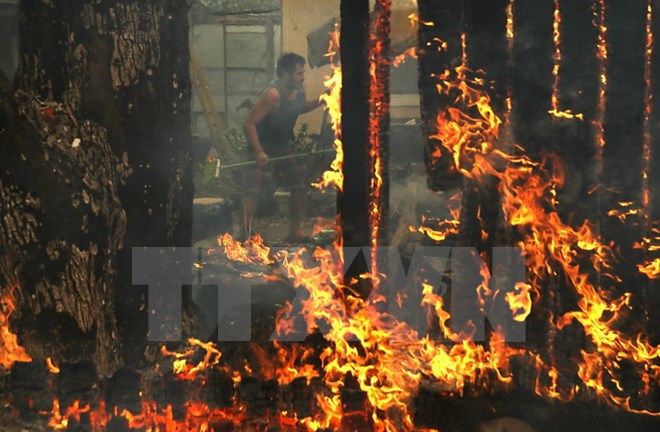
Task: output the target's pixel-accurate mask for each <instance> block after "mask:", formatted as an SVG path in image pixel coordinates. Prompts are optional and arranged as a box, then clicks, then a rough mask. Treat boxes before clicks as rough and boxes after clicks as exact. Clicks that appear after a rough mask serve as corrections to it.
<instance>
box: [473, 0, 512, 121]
mask: <svg viewBox="0 0 660 432" xmlns="http://www.w3.org/2000/svg"><path fill="white" fill-rule="evenodd" d="M508 3H509V0H465V1H464V4H465V18H464V27H463V28H464V31H465V36H466V42H467V52H468V64H467V66H468V67H469V68H470V69H472V70H473V71H477V70H483V71H484V72H486V76H485V78H486V82H488V83H489V84H490V85H489V86H488V88H489V91H488V94H489V96H490V97H491V105H492V107H493V109H494V110H495V113H496V114H497V115H499V116H500V117H502V115H503V114H504V111H505V109H506V88H507V84H508V75H509V74H508V58H509V54H508V43H507V37H506V7H507V5H508Z"/></svg>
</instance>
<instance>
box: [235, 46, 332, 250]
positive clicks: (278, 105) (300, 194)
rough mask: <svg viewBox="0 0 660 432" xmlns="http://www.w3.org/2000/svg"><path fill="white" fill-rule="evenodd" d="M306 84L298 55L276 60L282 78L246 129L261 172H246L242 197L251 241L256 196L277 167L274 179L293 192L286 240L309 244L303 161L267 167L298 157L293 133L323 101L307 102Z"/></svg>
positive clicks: (253, 112) (264, 96) (263, 96)
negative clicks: (271, 162) (274, 159)
mask: <svg viewBox="0 0 660 432" xmlns="http://www.w3.org/2000/svg"><path fill="white" fill-rule="evenodd" d="M304 82H305V59H304V58H303V57H301V56H299V55H298V54H294V53H288V54H284V55H282V56H281V57H280V58H279V60H278V61H277V79H275V80H273V81H272V82H271V83H270V84H268V85H267V86H266V88H265V89H264V90H263V91H262V93H261V96H260V98H259V100H258V101H257V103H256V104H255V106H254V107H253V108H252V110H251V111H250V115H249V116H248V118H247V120H246V121H245V124H244V125H243V131H244V132H245V137H246V138H247V142H248V147H249V150H250V151H251V153H252V156H253V157H254V159H255V160H256V161H257V168H256V169H255V170H254V171H253V172H250V173H247V174H248V177H247V178H246V186H247V187H246V192H245V196H244V197H243V205H242V222H243V229H244V233H245V236H246V238H247V237H249V236H250V235H251V234H252V232H251V231H252V219H253V217H254V214H255V212H256V210H257V197H258V195H259V192H260V190H261V186H262V183H263V182H264V181H266V177H267V176H268V169H269V168H272V171H273V177H274V180H275V181H277V182H278V183H279V184H280V185H281V186H284V187H286V188H287V189H289V191H290V193H291V195H290V200H289V211H290V213H291V221H290V227H289V235H288V236H287V238H286V241H287V242H291V243H299V242H304V241H307V240H308V238H307V237H306V236H305V234H304V231H303V226H302V225H303V222H304V221H305V218H306V206H307V187H308V185H307V179H306V175H305V174H306V168H305V164H304V162H302V161H301V160H300V159H294V160H291V161H280V162H277V163H276V164H274V166H268V165H269V164H268V158H269V157H278V156H285V155H287V154H291V153H292V152H293V141H294V132H293V129H294V127H295V125H296V121H297V120H298V116H299V115H300V114H303V113H306V112H309V111H312V110H313V109H315V108H317V107H318V106H319V105H320V103H319V101H318V100H306V99H305V90H304V89H303V83H304Z"/></svg>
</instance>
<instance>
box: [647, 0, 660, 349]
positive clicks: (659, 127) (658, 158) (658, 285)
mask: <svg viewBox="0 0 660 432" xmlns="http://www.w3.org/2000/svg"><path fill="white" fill-rule="evenodd" d="M653 7H654V10H653V21H652V26H651V30H652V32H653V35H654V46H653V57H652V58H651V92H652V93H651V94H652V95H653V99H652V106H651V108H652V110H651V115H650V120H651V123H650V131H649V132H650V134H651V155H650V157H651V160H650V164H649V165H650V167H651V171H650V172H649V189H650V190H649V194H650V211H649V220H650V221H651V227H654V228H656V229H660V107H659V106H658V101H659V100H660V75H659V74H660V49H658V41H660V4H658V1H657V0H654V1H653ZM655 236H660V233H657V234H655ZM656 245H657V241H656ZM653 259H660V251H655V252H650V253H648V254H647V260H648V261H650V260H653ZM650 284H651V288H650V289H649V308H648V311H649V318H650V322H649V328H650V329H652V332H654V333H655V334H654V335H653V343H655V344H656V345H657V344H658V343H660V279H653V280H651V282H650Z"/></svg>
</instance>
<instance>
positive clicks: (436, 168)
mask: <svg viewBox="0 0 660 432" xmlns="http://www.w3.org/2000/svg"><path fill="white" fill-rule="evenodd" d="M418 6H419V19H420V21H421V22H427V23H433V24H434V25H433V26H430V25H419V26H418V50H419V63H418V64H419V93H420V108H421V112H420V115H421V118H422V133H423V135H424V137H423V139H424V141H425V143H426V144H425V146H424V160H425V162H426V172H427V174H428V180H427V181H428V186H429V188H430V189H432V190H434V191H440V190H448V189H455V188H458V187H460V185H461V178H462V175H461V174H460V173H459V172H458V171H457V170H456V167H455V165H454V160H453V158H452V155H451V153H450V152H449V151H448V150H446V149H444V148H443V147H442V145H441V144H440V143H439V142H438V141H437V140H436V139H431V138H429V137H430V136H431V135H433V134H435V133H436V127H435V123H436V116H437V113H438V111H439V110H441V109H444V108H446V107H447V106H448V105H449V104H450V103H451V100H450V98H449V97H447V96H446V95H443V94H439V93H438V90H437V89H436V84H437V83H438V78H437V75H440V74H442V73H443V72H444V71H445V70H448V69H451V68H454V67H456V66H458V65H459V64H460V62H461V20H460V19H459V18H460V16H461V13H462V5H461V2H458V1H453V0H419V2H418ZM443 42H445V43H446V44H447V45H446V49H445V48H443V47H442V43H443ZM437 152H440V154H441V156H439V157H437V156H433V154H434V153H437Z"/></svg>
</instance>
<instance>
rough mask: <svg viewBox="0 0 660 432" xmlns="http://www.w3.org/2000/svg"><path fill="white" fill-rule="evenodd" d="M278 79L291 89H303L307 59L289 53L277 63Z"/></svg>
mask: <svg viewBox="0 0 660 432" xmlns="http://www.w3.org/2000/svg"><path fill="white" fill-rule="evenodd" d="M277 77H278V78H279V79H280V80H281V81H282V82H283V83H284V84H285V85H287V86H289V87H290V88H294V87H302V84H303V82H304V81H305V58H304V57H302V56H299V55H298V54H295V53H287V54H284V55H282V56H281V57H280V59H279V60H278V61H277Z"/></svg>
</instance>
